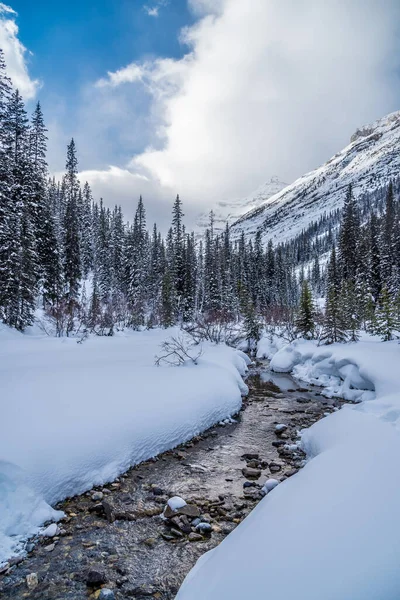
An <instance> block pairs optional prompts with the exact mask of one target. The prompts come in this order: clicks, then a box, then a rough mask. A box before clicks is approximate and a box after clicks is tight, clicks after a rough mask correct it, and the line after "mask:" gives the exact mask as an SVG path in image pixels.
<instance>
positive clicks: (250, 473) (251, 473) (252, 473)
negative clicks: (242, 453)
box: [242, 467, 261, 479]
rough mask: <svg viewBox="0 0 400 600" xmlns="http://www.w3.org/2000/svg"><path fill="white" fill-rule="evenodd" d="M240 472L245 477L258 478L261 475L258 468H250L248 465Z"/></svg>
mask: <svg viewBox="0 0 400 600" xmlns="http://www.w3.org/2000/svg"><path fill="white" fill-rule="evenodd" d="M242 473H243V476H244V477H246V479H258V478H259V477H260V475H261V471H260V470H259V469H252V468H250V467H245V468H244V469H242Z"/></svg>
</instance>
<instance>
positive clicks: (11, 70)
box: [0, 3, 40, 100]
mask: <svg viewBox="0 0 400 600" xmlns="http://www.w3.org/2000/svg"><path fill="white" fill-rule="evenodd" d="M16 16H17V13H16V12H15V10H13V9H12V8H11V7H10V6H7V5H6V4H3V3H0V48H2V50H3V52H4V57H5V61H6V64H7V72H8V75H9V76H10V77H11V80H12V83H13V86H14V87H15V88H18V89H19V91H20V92H21V94H22V96H23V98H24V99H25V100H31V99H32V98H34V97H35V95H36V92H37V90H38V89H39V87H40V82H39V81H38V80H34V79H31V77H30V75H29V72H28V66H27V55H28V54H29V52H28V51H27V49H26V48H25V46H24V45H23V44H22V43H21V42H20V40H19V39H18V25H17V24H16V22H15V20H14V19H15V17H16Z"/></svg>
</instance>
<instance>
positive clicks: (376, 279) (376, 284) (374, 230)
mask: <svg viewBox="0 0 400 600" xmlns="http://www.w3.org/2000/svg"><path fill="white" fill-rule="evenodd" d="M367 227H368V233H369V251H368V257H367V262H368V267H369V269H368V285H369V289H370V292H371V294H372V297H373V298H374V301H375V302H377V301H378V298H379V296H380V293H381V290H382V279H381V259H380V244H379V227H378V220H377V217H376V214H375V212H372V213H371V216H370V219H369V223H368V225H367Z"/></svg>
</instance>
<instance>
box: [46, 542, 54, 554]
mask: <svg viewBox="0 0 400 600" xmlns="http://www.w3.org/2000/svg"><path fill="white" fill-rule="evenodd" d="M55 546H56V545H55V544H54V543H53V544H49V545H48V546H45V547H44V551H45V552H53V550H54V548H55Z"/></svg>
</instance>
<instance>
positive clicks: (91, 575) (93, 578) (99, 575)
mask: <svg viewBox="0 0 400 600" xmlns="http://www.w3.org/2000/svg"><path fill="white" fill-rule="evenodd" d="M104 583H107V576H106V574H105V573H104V571H103V569H100V568H97V567H94V568H92V569H90V571H88V574H87V576H86V585H87V586H88V587H99V586H100V585H103V584H104Z"/></svg>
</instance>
